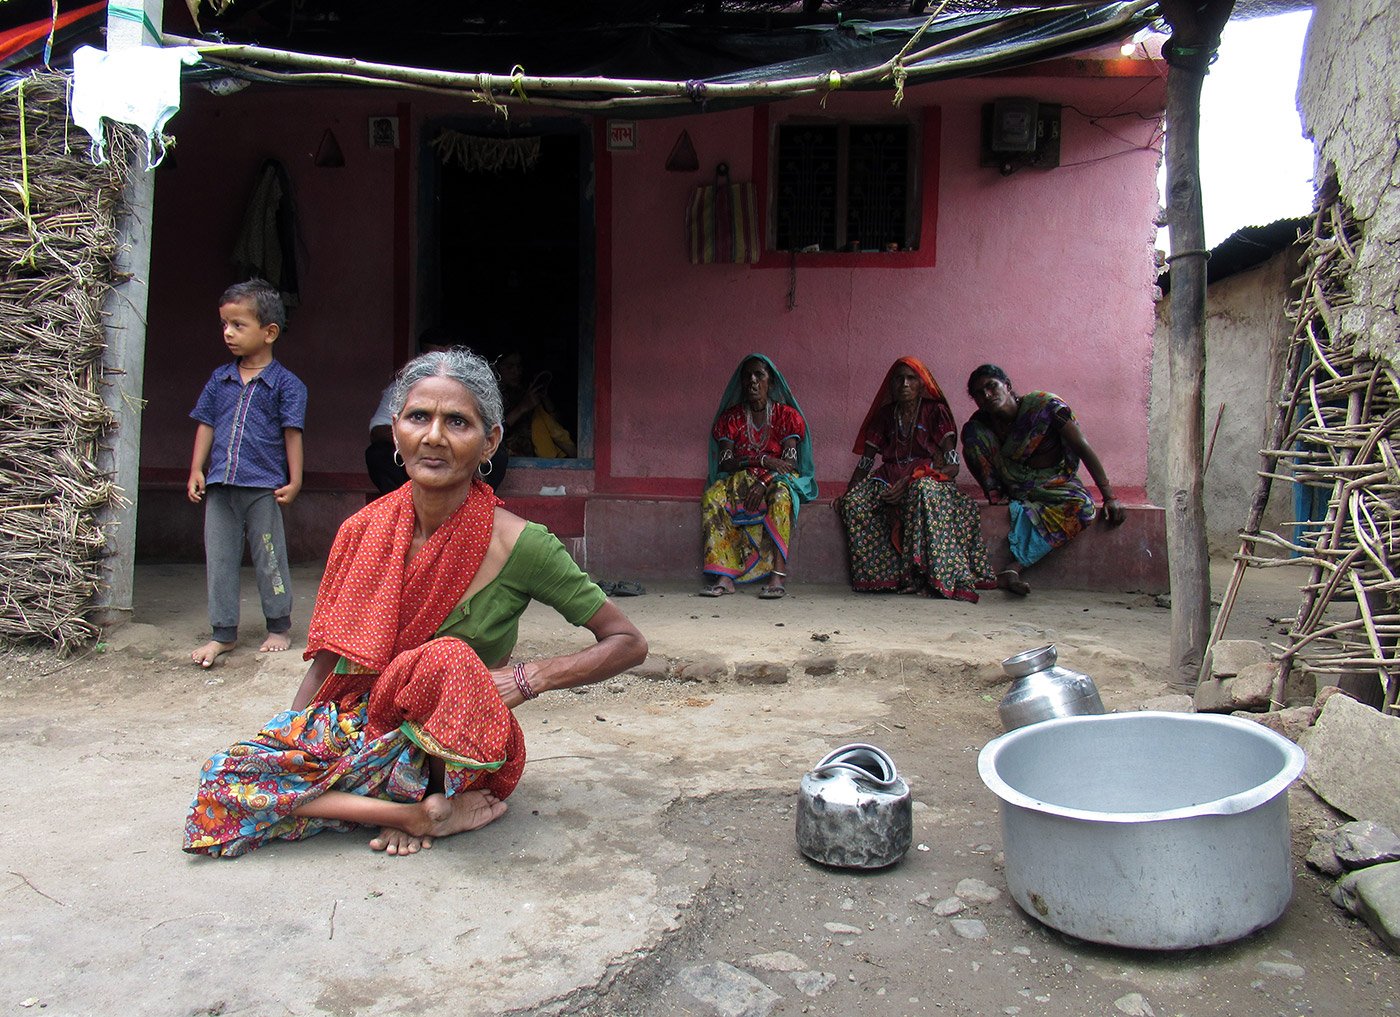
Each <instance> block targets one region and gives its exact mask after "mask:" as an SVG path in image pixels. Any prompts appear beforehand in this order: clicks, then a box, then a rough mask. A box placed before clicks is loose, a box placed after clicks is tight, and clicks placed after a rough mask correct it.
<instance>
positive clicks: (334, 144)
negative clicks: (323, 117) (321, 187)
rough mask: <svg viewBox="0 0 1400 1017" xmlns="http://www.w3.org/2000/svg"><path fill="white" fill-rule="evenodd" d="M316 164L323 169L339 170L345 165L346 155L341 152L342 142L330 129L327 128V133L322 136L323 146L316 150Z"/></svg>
mask: <svg viewBox="0 0 1400 1017" xmlns="http://www.w3.org/2000/svg"><path fill="white" fill-rule="evenodd" d="M314 162H315V163H316V165H317V166H320V167H322V168H323V169H339V168H340V167H342V166H344V165H345V153H344V152H342V151H341V150H340V142H339V141H337V140H336V138H335V132H334V131H333V130H331V129H330V128H329V127H327V128H326V133H325V134H323V135H321V144H320V145H319V146H318V147H317V149H316V158H315V160H314Z"/></svg>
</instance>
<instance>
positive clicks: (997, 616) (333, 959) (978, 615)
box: [0, 565, 1400, 1017]
mask: <svg viewBox="0 0 1400 1017" xmlns="http://www.w3.org/2000/svg"><path fill="white" fill-rule="evenodd" d="M604 578H608V577H604ZM1216 578H1217V588H1219V587H1220V586H1222V585H1223V578H1224V576H1223V573H1221V572H1219V571H1218V572H1217V577H1216ZM316 579H317V575H316V574H315V572H314V571H310V570H299V571H298V572H296V574H295V576H294V587H295V589H296V591H297V594H298V596H299V597H300V598H301V599H300V602H299V606H298V608H297V617H298V618H299V620H300V622H301V623H302V624H303V625H304V621H305V617H306V614H307V611H308V609H309V604H310V600H311V594H312V591H313V590H314V586H315V582H316ZM1290 581H1294V576H1292V575H1291V574H1289V572H1287V571H1286V570H1280V571H1278V572H1273V573H1264V574H1261V575H1256V576H1252V577H1251V579H1250V581H1249V583H1248V584H1247V586H1246V588H1245V591H1244V596H1243V597H1242V600H1241V603H1240V605H1239V606H1238V607H1237V608H1236V612H1235V616H1234V621H1233V623H1232V627H1231V635H1233V636H1238V637H1242V638H1244V637H1248V638H1267V636H1268V635H1269V634H1270V633H1271V632H1272V631H1273V630H1274V629H1276V628H1277V623H1276V622H1272V621H1270V619H1271V618H1278V617H1280V616H1284V615H1287V614H1290V613H1291V612H1292V610H1293V609H1294V607H1295V601H1294V598H1295V597H1296V591H1295V590H1294V589H1293V588H1292V587H1291V586H1290V585H1289V583H1290ZM618 603H619V606H621V607H622V608H623V609H624V610H625V611H627V613H628V614H629V615H630V616H632V617H633V618H634V619H635V620H636V621H637V623H638V625H639V626H640V627H641V628H642V630H643V631H644V632H645V633H646V635H647V636H648V638H649V640H650V642H651V648H652V654H653V657H652V661H651V663H652V664H653V665H659V664H664V665H666V667H667V668H668V669H669V671H670V672H671V673H672V674H673V675H674V673H676V672H677V671H680V672H683V673H684V674H683V680H681V679H677V678H675V677H666V678H660V677H655V676H653V677H647V676H645V675H626V676H623V677H621V678H618V679H615V680H614V681H612V682H609V683H607V684H606V685H604V686H600V687H595V688H593V689H590V690H587V691H585V692H581V693H556V694H550V695H548V696H545V697H542V698H541V699H539V700H538V701H536V702H533V703H530V704H527V705H526V706H525V707H523V708H522V711H521V719H522V723H523V724H524V725H525V729H526V733H527V737H528V739H529V748H530V758H531V761H530V763H529V765H528V766H527V768H526V773H525V778H524V780H523V781H522V783H521V785H520V788H519V789H518V791H517V792H516V794H515V795H514V796H513V797H512V798H511V800H510V806H511V808H510V811H509V812H508V813H507V814H506V816H505V817H504V818H503V819H501V820H500V821H498V822H497V823H495V824H493V825H491V826H489V827H487V828H486V829H484V830H481V831H478V832H476V833H472V834H466V835H462V836H458V837H455V838H451V839H448V840H444V841H441V842H439V843H438V845H437V846H435V847H434V848H433V850H432V851H430V852H426V853H423V854H420V855H418V856H415V857H412V858H386V857H384V856H382V855H378V854H375V853H373V852H371V851H369V850H368V849H367V848H366V846H365V841H366V840H367V839H368V834H367V833H355V834H323V835H321V836H319V837H315V838H313V839H311V840H308V841H305V842H302V843H296V844H289V843H279V844H274V845H270V846H268V847H266V848H263V849H261V850H259V851H256V852H254V853H252V854H250V855H248V856H246V857H244V858H242V859H238V860H235V861H218V860H211V859H206V858H195V857H191V856H188V855H185V854H183V853H182V852H181V851H180V850H179V838H180V831H181V825H182V823H183V819H184V813H185V810H186V809H187V808H188V805H189V800H190V796H191V792H192V790H193V787H194V781H195V777H196V774H197V771H198V767H199V765H200V763H201V762H202V760H203V759H204V758H205V757H206V756H207V755H208V754H209V753H210V752H211V751H213V750H215V749H218V748H222V747H225V746H226V745H228V744H229V743H231V742H232V741H235V740H237V739H238V738H239V737H240V736H243V735H246V734H251V733H252V732H254V731H255V730H256V729H257V728H258V726H259V725H260V724H261V722H262V721H264V720H266V719H267V718H268V717H269V716H271V715H272V714H273V713H275V712H276V711H278V710H280V709H282V708H284V707H285V706H286V705H287V703H288V702H289V701H290V699H291V696H292V693H293V691H294V690H295V687H296V685H297V682H298V681H299V679H300V675H301V672H302V668H303V667H304V665H303V663H302V662H301V660H300V656H299V654H296V653H287V654H279V655H259V654H257V653H256V652H254V650H253V647H255V646H256V642H254V641H253V634H252V633H251V632H249V633H248V635H247V636H246V637H245V638H246V640H247V641H248V642H249V643H250V644H251V645H250V646H248V647H245V648H240V649H239V650H238V651H236V652H235V653H233V654H232V655H230V656H229V657H228V658H226V660H225V661H224V662H223V663H222V664H221V666H219V667H218V668H216V669H215V670H213V671H211V672H201V671H199V670H198V669H196V668H194V667H193V666H192V665H190V664H189V663H188V658H187V654H188V652H189V650H190V649H191V648H192V647H193V646H194V645H195V644H196V642H197V641H198V640H199V638H200V637H201V632H202V630H203V605H204V597H203V580H202V571H201V570H200V569H198V568H195V567H187V566H154V565H151V566H143V567H142V568H140V569H139V570H138V576H137V604H136V611H135V614H134V619H133V622H132V623H131V624H128V625H127V626H125V627H123V628H122V629H120V630H117V631H116V632H114V633H112V634H111V635H110V637H109V638H108V640H107V641H106V642H105V643H104V644H102V645H101V646H99V647H98V648H96V649H94V650H93V651H91V652H89V653H87V654H85V655H82V656H79V657H76V658H73V659H69V660H61V659H58V658H56V657H54V656H53V655H52V654H50V653H47V652H42V651H17V650H12V651H9V652H8V653H4V654H0V702H3V709H0V758H2V759H3V762H4V767H3V771H0V772H3V773H4V774H5V776H4V779H3V780H2V781H0V817H3V823H0V862H2V863H3V864H0V899H3V904H4V907H3V909H0V1012H20V1011H21V1010H23V1009H26V1008H27V1009H29V1010H30V1012H39V1011H42V1012H44V1013H46V1014H94V1015H97V1014H101V1015H108V1014H115V1013H133V1014H141V1015H166V1014H169V1015H181V1017H196V1015H214V1014H250V1015H263V1014H266V1015H282V1014H293V1015H350V1014H425V1015H438V1014H443V1015H446V1014H451V1015H453V1017H462V1015H476V1014H504V1013H515V1014H599V1015H643V1014H646V1015H656V1017H669V1015H681V1014H694V1015H713V1014H734V1015H737V1014H742V1013H751V1014H761V1013H771V1014H774V1015H790V1014H833V1015H834V1014H872V1015H884V1014H889V1015H904V1014H910V1015H912V1014H967V1015H972V1014H1006V1015H1008V1017H1010V1015H1018V1014H1019V1015H1026V1017H1029V1015H1047V1017H1055V1015H1073V1017H1077V1015H1086V1014H1095V1015H1098V1014H1102V1015H1108V1017H1117V1015H1118V1014H1129V1015H1147V1014H1155V1015H1158V1017H1164V1015H1183V1017H1187V1015H1189V1017H1209V1015H1216V1014H1220V1015H1223V1014H1227V1013H1246V1012H1247V1013H1262V1014H1275V1013H1276V1014H1280V1015H1294V1014H1317V1015H1332V1014H1335V1015H1352V1014H1377V1013H1384V1012H1391V1011H1393V1010H1394V1009H1395V1007H1396V1004H1397V1003H1400V966H1397V964H1396V961H1395V958H1394V956H1393V955H1391V954H1389V953H1388V952H1386V951H1385V950H1384V949H1383V948H1382V947H1381V946H1380V944H1379V942H1378V941H1377V940H1376V939H1375V937H1374V936H1373V935H1372V934H1371V933H1370V931H1369V930H1368V929H1366V928H1365V926H1364V925H1361V924H1360V923H1358V922H1356V921H1354V920H1352V919H1350V918H1348V917H1347V916H1346V915H1345V914H1343V913H1342V912H1341V911H1339V910H1338V909H1337V908H1335V907H1334V906H1333V905H1332V904H1331V903H1330V901H1329V900H1328V899H1327V895H1326V894H1327V889H1328V887H1327V885H1326V883H1325V882H1324V881H1322V880H1320V879H1319V878H1318V877H1317V876H1316V875H1315V874H1313V873H1311V872H1309V871H1308V870H1306V869H1305V868H1304V866H1303V865H1302V862H1301V859H1302V855H1303V854H1304V853H1305V852H1306V850H1307V848H1308V846H1309V845H1310V843H1311V839H1312V831H1313V830H1314V829H1316V828H1317V827H1318V826H1320V825H1324V824H1330V823H1335V822H1336V821H1337V819H1336V817H1335V815H1333V814H1332V813H1331V812H1330V810H1328V809H1327V808H1326V806H1324V805H1323V804H1322V803H1320V802H1318V801H1317V800H1316V799H1315V798H1314V797H1313V796H1312V795H1311V794H1310V793H1309V792H1308V791H1307V790H1306V789H1303V788H1302V787H1301V786H1300V785H1299V786H1295V788H1294V790H1293V791H1292V792H1291V793H1290V800H1291V805H1292V818H1293V825H1294V850H1295V855H1296V856H1297V858H1298V860H1299V863H1298V867H1297V873H1298V875H1297V879H1296V882H1295V890H1294V899H1293V902H1292V904H1291V905H1290V906H1289V908H1288V910H1287V912H1286V913H1285V915H1284V917H1283V918H1282V919H1280V920H1279V921H1278V922H1276V923H1275V924H1274V925H1273V926H1271V927H1269V928H1268V929H1265V930H1263V931H1261V932H1259V933H1256V934H1255V935H1253V936H1251V937H1248V938H1246V939H1244V940H1242V941H1240V942H1237V943H1234V944H1230V945H1228V946H1224V947H1217V948H1211V949H1200V950H1192V951H1186V952H1182V953H1153V952H1145V951H1129V950H1119V949H1112V948H1106V947H1100V946H1093V945H1090V944H1087V943H1083V942H1079V941H1076V940H1073V939H1070V938H1068V937H1065V936H1062V935H1060V934H1058V933H1056V932H1054V931H1052V930H1050V929H1048V928H1047V927H1045V926H1043V925H1041V924H1040V923H1039V922H1037V921H1035V920H1034V919H1032V918H1030V917H1028V916H1027V915H1025V914H1024V913H1022V912H1021V911H1020V910H1019V909H1018V908H1017V907H1016V906H1015V905H1014V904H1013V903H1011V902H1010V901H1009V899H1008V897H1007V895H1006V893H1005V882H1004V879H1003V876H1002V872H1001V868H1000V858H999V852H1000V842H1001V833H1000V828H999V822H998V811H997V801H996V799H995V798H994V797H993V796H992V795H991V794H990V792H988V791H987V790H986V789H985V788H984V787H983V786H982V784H981V782H980V780H979V779H978V777H977V773H976V758H977V753H978V751H979V750H980V749H981V747H982V746H983V745H984V744H986V742H987V741H988V740H990V739H991V738H993V737H995V736H996V735H997V734H999V733H1000V728H999V725H998V722H997V716H996V703H997V701H998V700H999V699H1000V697H1001V695H1002V694H1003V693H1004V691H1005V688H1006V680H1005V679H1004V678H1003V677H1002V676H1001V673H1000V669H999V667H998V662H999V661H1000V659H1001V658H1002V657H1004V656H1007V655H1008V654H1010V653H1013V652H1016V651H1019V650H1023V649H1027V648H1029V647H1031V646H1035V645H1039V644H1040V643H1042V642H1046V641H1054V642H1056V643H1058V645H1059V647H1060V655H1061V660H1062V662H1063V663H1065V664H1067V665H1068V666H1071V667H1074V668H1077V669H1078V670H1081V671H1085V672H1087V673H1089V674H1091V675H1092V676H1093V677H1094V679H1095V680H1096V682H1097V684H1098V686H1099V688H1100V691H1101V693H1102V694H1103V698H1104V700H1105V703H1106V704H1107V705H1108V707H1109V708H1110V709H1131V708H1136V707H1138V706H1140V705H1141V704H1142V703H1143V702H1144V701H1146V700H1149V699H1151V698H1153V697H1155V696H1158V695H1161V694H1163V693H1164V692H1165V691H1166V687H1165V678H1166V667H1165V662H1166V655H1167V645H1168V632H1169V620H1168V619H1169V615H1168V612H1167V611H1166V610H1164V609H1162V608H1160V607H1158V606H1156V605H1155V604H1154V602H1153V600H1152V598H1150V597H1136V596H1132V595H1124V596H1103V595H1096V594H1086V593H1065V592H1056V593H1043V594H1042V593H1038V594H1035V595H1033V596H1032V597H1031V598H1029V599H1027V600H1025V601H1020V600H1014V599H1009V598H1006V597H1004V596H1003V595H1000V594H997V595H993V596H988V597H984V599H983V602H982V603H981V604H978V605H964V604H952V603H947V602H942V601H931V600H924V599H918V598H905V597H893V596H878V597H870V596H864V597H863V596H856V595H853V594H851V593H850V592H849V591H846V590H844V589H838V588H834V587H804V586H801V585H800V584H799V585H798V586H796V588H795V589H794V592H793V594H792V595H791V596H790V597H788V598H787V599H786V600H783V601H775V602H759V601H757V600H755V599H754V598H753V596H752V595H751V594H749V595H741V596H737V597H726V598H722V599H719V600H707V599H701V598H698V597H695V596H694V595H693V591H692V590H691V589H690V588H688V587H686V588H682V587H681V586H679V585H665V584H663V585H660V586H651V587H650V589H649V592H648V594H647V595H646V596H642V597H636V598H627V599H624V600H619V601H618ZM244 615H245V618H250V617H254V618H255V617H256V615H257V605H256V598H255V596H253V595H252V591H251V587H250V584H249V587H248V588H247V589H246V595H245V602H244ZM296 632H297V634H301V633H302V632H304V629H303V628H298V629H297V630H296ZM579 635H580V633H579V632H578V631H575V630H572V629H570V628H569V627H568V626H567V625H566V624H564V623H563V622H562V621H561V620H559V619H558V618H557V617H555V616H553V615H552V613H551V612H549V611H548V610H547V609H540V608H539V607H538V606H536V607H532V608H531V610H530V611H529V612H528V613H527V615H526V617H525V619H524V622H523V624H522V643H521V645H520V647H519V649H518V651H517V654H518V655H519V656H525V657H529V656H535V655H543V654H548V653H551V652H558V651H561V650H564V649H566V648H568V647H572V646H576V645H578V639H579ZM583 635H585V636H586V633H583ZM820 658H825V661H824V666H820V667H818V668H817V670H826V669H827V668H828V667H830V668H832V670H831V671H830V673H828V674H822V675H820V676H814V675H811V674H808V673H806V670H805V669H806V667H807V666H809V665H811V664H812V663H813V662H817V661H819V659H820ZM746 663H749V664H753V663H766V664H768V665H769V667H768V668H767V669H766V670H767V671H768V672H769V677H770V678H774V677H776V678H782V677H783V675H782V674H781V672H782V671H784V670H785V671H786V680H785V681H779V682H777V683H767V684H745V683H743V682H741V681H739V680H737V679H736V678H735V677H734V675H733V673H732V672H733V669H734V667H735V666H736V665H743V664H746ZM658 670H659V667H654V668H653V671H658ZM760 670H764V669H760ZM851 741H869V742H873V743H874V744H877V745H879V746H881V747H882V748H884V749H885V750H886V751H888V752H889V753H890V754H891V755H892V756H893V758H894V759H895V761H896V763H897V764H898V765H899V768H900V771H901V773H902V774H903V775H904V776H905V777H906V779H907V780H908V781H909V783H910V785H911V787H912V788H913V793H914V797H915V799H916V802H917V804H916V810H915V831H914V836H915V843H916V848H915V849H914V850H912V851H910V853H909V854H908V856H907V857H906V858H905V859H904V860H903V861H902V862H900V863H899V864H898V865H895V866H893V867H891V868H890V869H887V870H884V871H881V872H876V873H850V872H841V871H836V870H830V869H824V868H821V867H819V866H816V865H814V864H812V863H810V862H808V861H806V860H805V859H803V858H802V857H801V855H800V854H799V853H798V852H797V850H796V845H795V840H794V836H793V824H794V807H795V800H796V789H797V783H798V781H799V779H800V778H801V775H802V773H803V772H804V771H805V770H806V769H807V768H808V767H809V766H810V765H811V764H812V763H813V762H815V761H816V760H817V759H818V758H820V757H821V756H822V755H823V754H825V753H826V752H827V751H828V750H830V749H831V748H833V747H835V746H837V745H840V744H844V743H846V742H851ZM1188 764H1189V761H1188ZM965 879H976V880H981V881H982V882H984V883H986V884H988V885H989V886H991V887H992V888H995V889H997V890H999V891H1000V893H999V895H998V896H997V898H996V899H995V900H992V901H990V902H984V903H975V904H969V905H967V907H966V910H964V911H963V912H962V913H961V914H958V915H956V916H949V917H944V916H941V915H939V914H937V913H935V911H934V909H933V907H932V905H934V904H936V903H937V902H939V901H943V900H944V899H946V898H949V897H952V896H953V895H954V892H955V889H956V887H957V885H958V884H959V882H960V881H962V880H965ZM969 919H970V920H971V921H970V922H969V921H966V920H969ZM978 923H980V925H979V924H978ZM721 963H722V964H724V965H732V966H733V968H735V969H738V970H732V969H730V968H727V967H722V966H715V965H718V964H721ZM783 969H788V970H783ZM697 971H698V972H699V975H697ZM716 972H718V974H719V976H720V978H721V981H723V980H724V979H729V981H728V982H727V983H726V984H728V985H729V987H730V988H731V989H736V991H738V992H739V993H740V994H741V995H742V993H748V995H747V996H743V997H742V999H741V1000H740V1001H739V1002H735V1001H734V999H735V998H738V997H729V998H728V999H727V998H726V997H724V996H722V994H720V992H721V991H722V990H713V991H710V990H706V989H704V988H703V986H702V987H700V988H697V986H698V985H700V982H698V981H697V977H699V976H700V975H704V974H706V973H708V974H710V975H714V974H715V973H716ZM741 972H742V973H741ZM750 977H752V978H756V979H757V980H758V981H757V982H753V981H746V979H747V978H750ZM759 983H762V984H761V985H760V984H759ZM762 986H766V987H767V988H766V989H763V988H762ZM736 987H737V988H736ZM760 990H761V991H760ZM765 993H771V994H772V995H767V994H765ZM746 1007H747V1009H745V1008H746Z"/></svg>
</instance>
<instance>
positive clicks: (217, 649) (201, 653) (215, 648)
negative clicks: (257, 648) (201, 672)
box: [190, 639, 238, 668]
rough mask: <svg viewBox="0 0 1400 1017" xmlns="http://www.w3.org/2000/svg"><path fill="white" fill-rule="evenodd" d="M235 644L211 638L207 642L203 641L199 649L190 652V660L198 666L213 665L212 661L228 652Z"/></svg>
mask: <svg viewBox="0 0 1400 1017" xmlns="http://www.w3.org/2000/svg"><path fill="white" fill-rule="evenodd" d="M237 645H238V644H237V643H221V642H219V641H218V640H217V639H211V640H209V642H207V643H205V644H204V645H203V646H201V647H200V648H199V649H197V650H195V651H194V652H193V653H191V654H190V660H192V661H194V662H195V663H196V664H198V665H199V666H200V667H203V668H210V667H213V666H214V662H215V661H216V660H218V659H219V658H220V657H222V656H223V655H224V654H226V653H228V652H229V651H230V650H232V649H233V648H234V647H235V646H237Z"/></svg>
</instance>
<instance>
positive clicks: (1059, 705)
mask: <svg viewBox="0 0 1400 1017" xmlns="http://www.w3.org/2000/svg"><path fill="white" fill-rule="evenodd" d="M1056 659H1057V653H1056V650H1055V644H1054V643H1050V644H1048V645H1046V646H1038V647H1036V648H1035V649H1034V650H1026V651H1025V652H1023V653H1018V654H1016V655H1015V656H1012V657H1007V658H1006V659H1005V660H1003V661H1002V662H1001V668H1002V670H1003V671H1005V672H1006V673H1007V674H1008V675H1010V676H1011V677H1012V678H1015V679H1016V680H1015V681H1014V682H1012V683H1011V688H1010V690H1009V691H1008V692H1007V693H1006V695H1005V697H1003V698H1002V701H1001V703H1000V704H999V705H998V706H997V713H998V714H1000V715H1001V724H1002V727H1004V728H1005V729H1006V730H1008V731H1011V730H1014V729H1015V728H1018V727H1025V726H1026V725H1027V724H1035V723H1037V722H1038V721H1042V720H1051V719H1052V718H1055V717H1077V716H1081V715H1087V714H1098V713H1103V712H1104V708H1103V700H1102V699H1100V698H1099V690H1098V687H1097V686H1095V685H1094V679H1092V678H1090V677H1089V676H1088V675H1087V674H1081V673H1079V672H1078V671H1071V670H1070V669H1069V668H1067V667H1060V666H1059V665H1058V664H1057V663H1056V662H1055V661H1056Z"/></svg>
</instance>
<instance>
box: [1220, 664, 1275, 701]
mask: <svg viewBox="0 0 1400 1017" xmlns="http://www.w3.org/2000/svg"><path fill="white" fill-rule="evenodd" d="M1277 677H1278V665H1277V664H1275V663H1274V662H1273V661H1271V660H1266V661H1263V662H1261V663H1259V664H1250V665H1248V666H1246V667H1242V668H1240V672H1239V674H1237V675H1235V677H1234V678H1233V679H1231V680H1230V697H1231V698H1232V699H1233V700H1234V701H1235V702H1236V703H1237V704H1238V705H1237V706H1236V707H1235V709H1237V710H1264V709H1267V708H1268V706H1269V698H1270V697H1271V696H1272V695H1273V691H1274V679H1276V678H1277Z"/></svg>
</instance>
